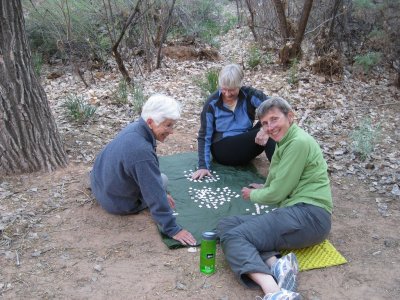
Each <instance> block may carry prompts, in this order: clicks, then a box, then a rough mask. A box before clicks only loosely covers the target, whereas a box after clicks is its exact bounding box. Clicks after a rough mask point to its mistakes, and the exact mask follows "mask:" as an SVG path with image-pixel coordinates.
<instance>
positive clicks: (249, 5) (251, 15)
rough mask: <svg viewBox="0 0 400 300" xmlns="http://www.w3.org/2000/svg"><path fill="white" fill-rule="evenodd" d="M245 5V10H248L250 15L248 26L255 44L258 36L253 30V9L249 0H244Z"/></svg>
mask: <svg viewBox="0 0 400 300" xmlns="http://www.w3.org/2000/svg"><path fill="white" fill-rule="evenodd" d="M246 5H247V9H248V10H249V13H250V19H249V20H248V22H247V23H248V25H249V28H250V30H251V33H252V34H253V37H254V40H255V41H256V42H257V41H258V35H257V32H256V29H255V9H254V7H253V6H252V5H251V3H250V0H246Z"/></svg>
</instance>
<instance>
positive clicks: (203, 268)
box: [200, 231, 217, 275]
mask: <svg viewBox="0 0 400 300" xmlns="http://www.w3.org/2000/svg"><path fill="white" fill-rule="evenodd" d="M216 250H217V234H216V233H215V232H213V231H206V232H203V234H202V240H201V246H200V272H202V273H204V274H207V275H210V274H213V273H214V272H215V254H216Z"/></svg>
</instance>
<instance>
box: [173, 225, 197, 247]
mask: <svg viewBox="0 0 400 300" xmlns="http://www.w3.org/2000/svg"><path fill="white" fill-rule="evenodd" d="M172 238H173V239H174V240H176V241H178V242H180V243H181V244H182V245H190V246H194V245H196V239H195V238H194V237H193V235H192V234H191V233H190V232H189V231H187V230H185V229H182V230H181V231H179V232H178V233H177V234H175V235H174V236H173V237H172Z"/></svg>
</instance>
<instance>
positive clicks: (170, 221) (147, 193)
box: [132, 160, 182, 237]
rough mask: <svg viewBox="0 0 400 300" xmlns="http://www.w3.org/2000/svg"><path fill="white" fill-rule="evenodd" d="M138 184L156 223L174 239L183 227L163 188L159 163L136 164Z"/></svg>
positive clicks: (143, 162)
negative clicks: (177, 220)
mask: <svg viewBox="0 0 400 300" xmlns="http://www.w3.org/2000/svg"><path fill="white" fill-rule="evenodd" d="M132 175H133V176H134V177H135V178H136V179H137V182H138V185H139V187H140V192H141V195H142V199H143V201H144V202H145V203H146V205H147V206H148V208H149V210H150V214H151V216H152V217H153V219H154V221H155V222H156V223H157V224H158V225H160V226H161V229H162V231H163V232H164V233H165V234H166V235H168V236H169V237H173V236H174V235H175V234H177V233H178V232H179V231H181V230H182V227H181V226H179V225H178V224H177V223H176V219H175V217H174V216H173V215H172V209H171V207H170V206H169V203H168V200H167V194H166V191H165V190H164V188H163V186H162V179H161V172H160V169H159V166H158V163H157V161H155V160H143V161H139V162H137V163H136V164H135V171H134V174H132Z"/></svg>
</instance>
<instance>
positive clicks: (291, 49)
mask: <svg viewBox="0 0 400 300" xmlns="http://www.w3.org/2000/svg"><path fill="white" fill-rule="evenodd" d="M274 2H280V1H278V0H276V1H274ZM312 4H313V0H305V1H304V6H303V11H302V13H301V17H300V20H299V25H298V26H297V31H296V36H295V38H294V42H293V43H286V45H284V46H283V48H282V49H281V50H280V52H279V59H280V61H281V63H282V64H288V63H290V61H291V60H292V59H294V58H298V57H299V56H300V54H301V42H302V41H303V38H304V32H305V31H306V27H307V22H308V17H309V16H310V12H311V8H312Z"/></svg>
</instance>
